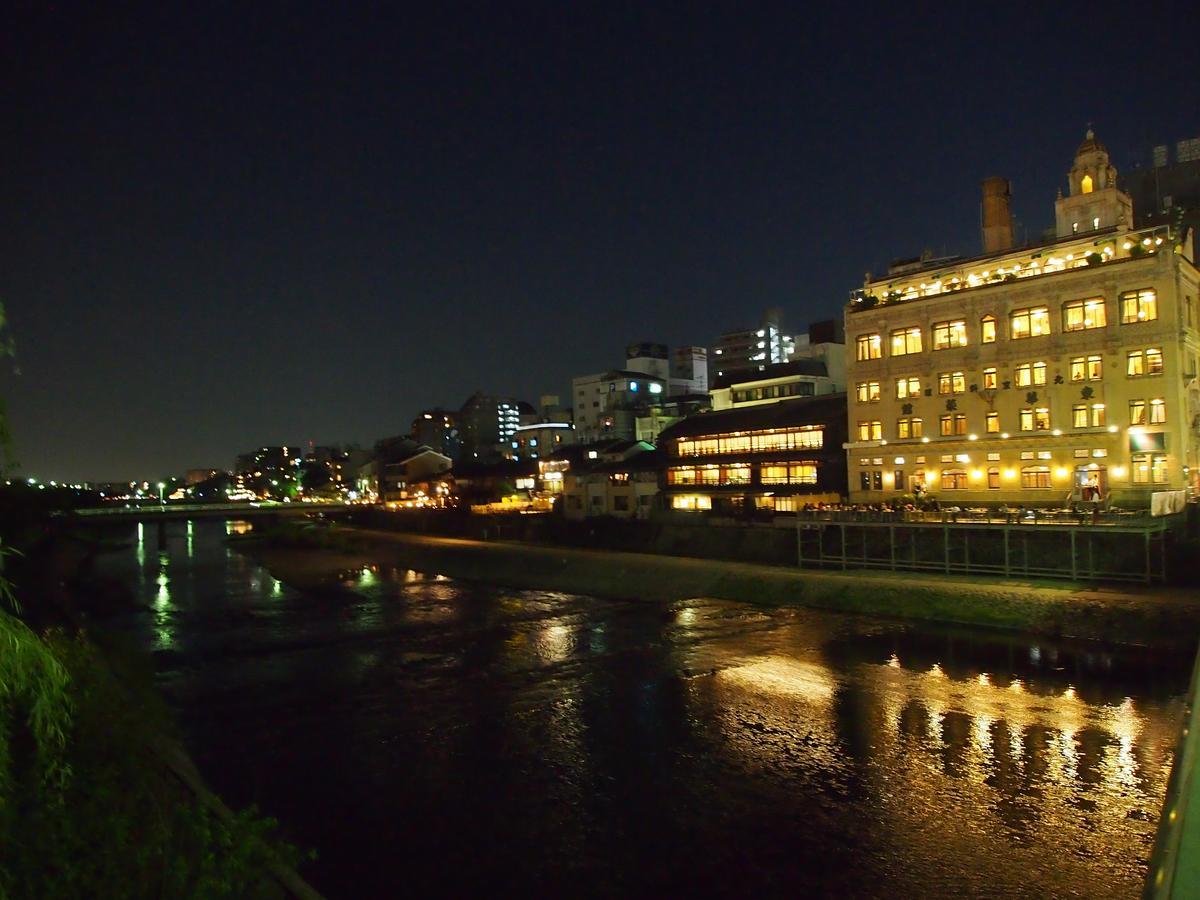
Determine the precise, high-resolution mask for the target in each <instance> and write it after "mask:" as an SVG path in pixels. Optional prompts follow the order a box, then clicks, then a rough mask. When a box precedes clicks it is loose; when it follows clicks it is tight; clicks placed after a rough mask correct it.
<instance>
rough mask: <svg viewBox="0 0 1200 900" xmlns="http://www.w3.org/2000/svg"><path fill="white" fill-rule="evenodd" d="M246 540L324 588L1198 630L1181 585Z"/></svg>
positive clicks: (510, 546) (362, 539) (1038, 629)
mask: <svg viewBox="0 0 1200 900" xmlns="http://www.w3.org/2000/svg"><path fill="white" fill-rule="evenodd" d="M241 546H242V547H243V548H244V549H245V550H246V552H248V553H250V554H251V555H253V556H254V557H256V558H257V559H258V560H259V561H260V562H262V563H263V564H264V565H265V566H267V568H269V569H270V570H271V571H272V573H273V574H274V575H275V576H276V577H277V578H279V579H280V580H282V581H285V582H287V583H290V584H293V585H294V586H297V587H305V588H320V587H322V586H325V585H327V584H328V583H329V582H330V581H331V580H332V579H333V578H334V576H336V575H337V574H338V573H340V572H342V571H345V570H347V569H353V568H359V567H361V566H364V565H369V564H384V565H392V566H399V567H403V568H411V569H417V570H419V571H425V572H436V573H440V574H443V575H448V576H451V577H454V578H462V579H471V580H481V581H488V582H491V583H494V584H501V585H505V586H507V587H513V588H525V589H539V590H557V591H567V592H572V593H582V594H592V595H595V596H602V597H616V598H635V597H640V598H646V599H657V600H676V599H684V598H687V597H700V596H703V597H716V598H721V599H728V600H736V601H742V602H747V603H758V604H766V605H772V606H785V605H796V606H809V607H814V608H819V609H828V610H836V611H839V612H850V613H863V614H868V615H873V616H889V617H899V618H906V619H916V620H927V621H939V622H953V623H958V624H965V625H981V626H988V627H994V628H1005V629H1010V630H1018V631H1025V632H1030V633H1034V634H1041V635H1051V636H1065V637H1078V638H1085V639H1091V640H1103V641H1108V642H1113V643H1134V644H1163V643H1170V644H1189V645H1190V644H1191V643H1194V641H1195V639H1196V635H1197V634H1198V633H1200V596H1196V592H1194V591H1188V590H1172V589H1164V588H1158V589H1145V590H1143V589H1140V588H1130V587H1121V588H1116V589H1104V590H1098V589H1095V588H1091V587H1087V586H1084V585H1071V584H1064V583H1059V582H1054V583H1048V582H1015V581H1006V580H1000V579H993V580H989V579H985V578H975V577H972V578H967V577H954V576H944V577H943V576H927V575H912V574H900V573H891V572H887V573H876V572H871V573H860V572H846V573H843V572H810V571H798V570H796V569H792V568H786V567H782V566H769V565H759V564H752V563H738V562H728V561H719V560H707V559H693V558H687V557H677V556H653V555H648V554H641V553H622V552H613V551H593V550H582V549H576V548H564V547H547V546H538V545H532V544H518V543H508V542H481V541H472V540H463V539H457V538H441V537H431V536H427V535H411V534H399V533H396V532H385V531H372V530H366V529H351V528H332V529H312V528H301V527H295V528H285V529H282V530H279V531H275V532H272V533H271V534H269V535H266V536H264V537H261V538H259V539H251V540H247V541H245V542H243V543H242V544H241ZM298 551H303V552H298Z"/></svg>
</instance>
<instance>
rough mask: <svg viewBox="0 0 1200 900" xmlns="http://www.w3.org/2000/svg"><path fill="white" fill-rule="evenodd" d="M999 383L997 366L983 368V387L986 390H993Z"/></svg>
mask: <svg viewBox="0 0 1200 900" xmlns="http://www.w3.org/2000/svg"><path fill="white" fill-rule="evenodd" d="M998 384H999V381H998V380H997V377H996V367H995V366H989V367H988V368H986V369H984V370H983V387H984V390H991V389H992V388H994V387H996V386H997V385H998Z"/></svg>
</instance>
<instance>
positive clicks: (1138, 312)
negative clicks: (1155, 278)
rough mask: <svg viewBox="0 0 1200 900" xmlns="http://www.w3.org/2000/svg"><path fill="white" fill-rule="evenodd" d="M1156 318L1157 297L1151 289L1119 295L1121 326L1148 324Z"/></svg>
mask: <svg viewBox="0 0 1200 900" xmlns="http://www.w3.org/2000/svg"><path fill="white" fill-rule="evenodd" d="M1157 318H1158V295H1157V294H1156V293H1155V292H1154V290H1153V288H1144V289H1142V290H1139V291H1126V292H1125V293H1123V294H1122V295H1121V324H1122V325H1132V324H1133V323H1135V322H1149V321H1151V320H1153V319H1157Z"/></svg>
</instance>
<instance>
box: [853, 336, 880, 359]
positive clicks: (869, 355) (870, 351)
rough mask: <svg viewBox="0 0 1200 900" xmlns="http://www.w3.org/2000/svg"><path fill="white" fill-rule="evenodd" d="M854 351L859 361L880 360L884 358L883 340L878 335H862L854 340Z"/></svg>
mask: <svg viewBox="0 0 1200 900" xmlns="http://www.w3.org/2000/svg"><path fill="white" fill-rule="evenodd" d="M854 349H855V354H856V357H857V358H858V359H859V360H864V359H879V358H880V357H882V356H883V338H881V337H880V336H879V335H878V334H860V335H859V336H858V337H857V338H855V340H854Z"/></svg>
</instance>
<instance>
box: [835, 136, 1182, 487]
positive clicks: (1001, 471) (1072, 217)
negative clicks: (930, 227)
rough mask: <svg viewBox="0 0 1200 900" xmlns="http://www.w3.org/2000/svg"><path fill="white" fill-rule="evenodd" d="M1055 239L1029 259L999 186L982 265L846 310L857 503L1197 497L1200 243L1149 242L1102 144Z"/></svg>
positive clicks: (925, 272) (1093, 150) (924, 266)
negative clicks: (923, 497) (928, 497)
mask: <svg viewBox="0 0 1200 900" xmlns="http://www.w3.org/2000/svg"><path fill="white" fill-rule="evenodd" d="M1068 185H1069V192H1068V195H1067V196H1065V197H1061V196H1060V197H1059V198H1058V200H1057V202H1056V204H1055V219H1056V229H1055V237H1054V238H1051V239H1047V240H1045V241H1043V242H1041V243H1038V244H1036V245H1034V246H1029V247H1024V248H1021V249H1016V248H1014V247H1013V242H1012V229H1011V217H1010V216H1009V213H1008V208H1007V197H1008V194H1007V185H1006V184H1005V183H1004V182H1003V181H1002V180H1000V179H989V181H988V182H987V183H985V195H984V222H983V230H984V236H985V244H986V246H988V247H989V248H990V249H989V251H988V252H987V253H985V254H984V255H982V256H979V257H975V258H972V259H960V258H955V259H949V260H945V259H944V260H937V261H929V260H924V261H915V262H913V263H909V264H905V265H901V266H894V267H893V268H892V270H891V271H890V272H889V273H888V275H886V276H884V277H881V278H871V277H868V279H867V281H866V283H865V285H864V287H863V289H862V290H860V291H856V292H855V293H854V295H853V297H852V299H851V302H850V304H849V306H848V307H847V310H846V317H845V318H846V336H847V339H848V341H849V347H848V350H849V354H848V355H849V360H848V368H849V373H848V375H847V394H848V408H849V429H850V435H849V441H848V442H847V444H846V448H847V452H848V467H849V478H850V485H849V487H850V496H851V499H853V500H858V501H871V500H879V499H883V498H885V497H890V496H894V495H899V494H907V493H912V492H913V491H914V489H915V488H917V486H920V488H921V489H923V490H927V491H928V492H930V493H932V494H936V495H937V496H938V497H939V498H940V499H941V500H942V501H943V502H965V503H980V502H987V501H995V502H1004V503H1011V504H1018V503H1020V504H1035V503H1039V502H1040V503H1044V504H1047V505H1050V504H1053V505H1061V504H1062V503H1063V502H1065V501H1067V500H1071V499H1083V498H1084V496H1085V495H1086V496H1088V497H1092V496H1095V495H1096V492H1097V491H1098V493H1099V495H1100V496H1102V497H1105V498H1108V497H1111V499H1112V500H1113V501H1114V502H1115V503H1117V504H1120V505H1128V506H1134V505H1136V506H1147V505H1149V498H1150V493H1151V492H1152V491H1156V490H1172V489H1182V488H1184V487H1185V486H1187V485H1189V484H1190V485H1191V486H1192V487H1195V485H1196V483H1197V482H1196V478H1197V463H1198V460H1197V447H1198V446H1200V440H1198V431H1197V427H1198V422H1200V386H1198V385H1197V380H1196V373H1197V368H1198V358H1200V331H1198V330H1197V326H1198V325H1200V322H1198V321H1197V316H1198V315H1200V312H1198V310H1197V296H1198V292H1197V283H1198V281H1200V276H1198V273H1197V269H1196V266H1195V264H1194V259H1195V256H1194V244H1193V237H1192V234H1191V232H1190V231H1189V230H1187V229H1178V228H1175V227H1172V226H1167V225H1163V226H1153V227H1148V228H1135V227H1133V226H1132V222H1133V221H1134V220H1133V208H1132V200H1131V199H1130V196H1129V195H1128V194H1127V193H1125V192H1124V191H1122V190H1120V189H1119V187H1118V186H1117V184H1116V171H1115V168H1114V167H1113V166H1112V165H1111V164H1110V162H1109V159H1108V153H1107V151H1106V150H1105V149H1104V146H1103V145H1102V144H1100V143H1099V142H1098V141H1097V140H1096V139H1095V138H1094V136H1093V135H1092V133H1091V132H1090V131H1089V132H1088V135H1087V137H1086V139H1085V140H1084V142H1083V143H1082V144H1081V145H1080V147H1079V150H1078V152H1077V154H1076V157H1075V161H1074V165H1073V166H1072V168H1071V170H1070V172H1069V174H1068Z"/></svg>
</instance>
